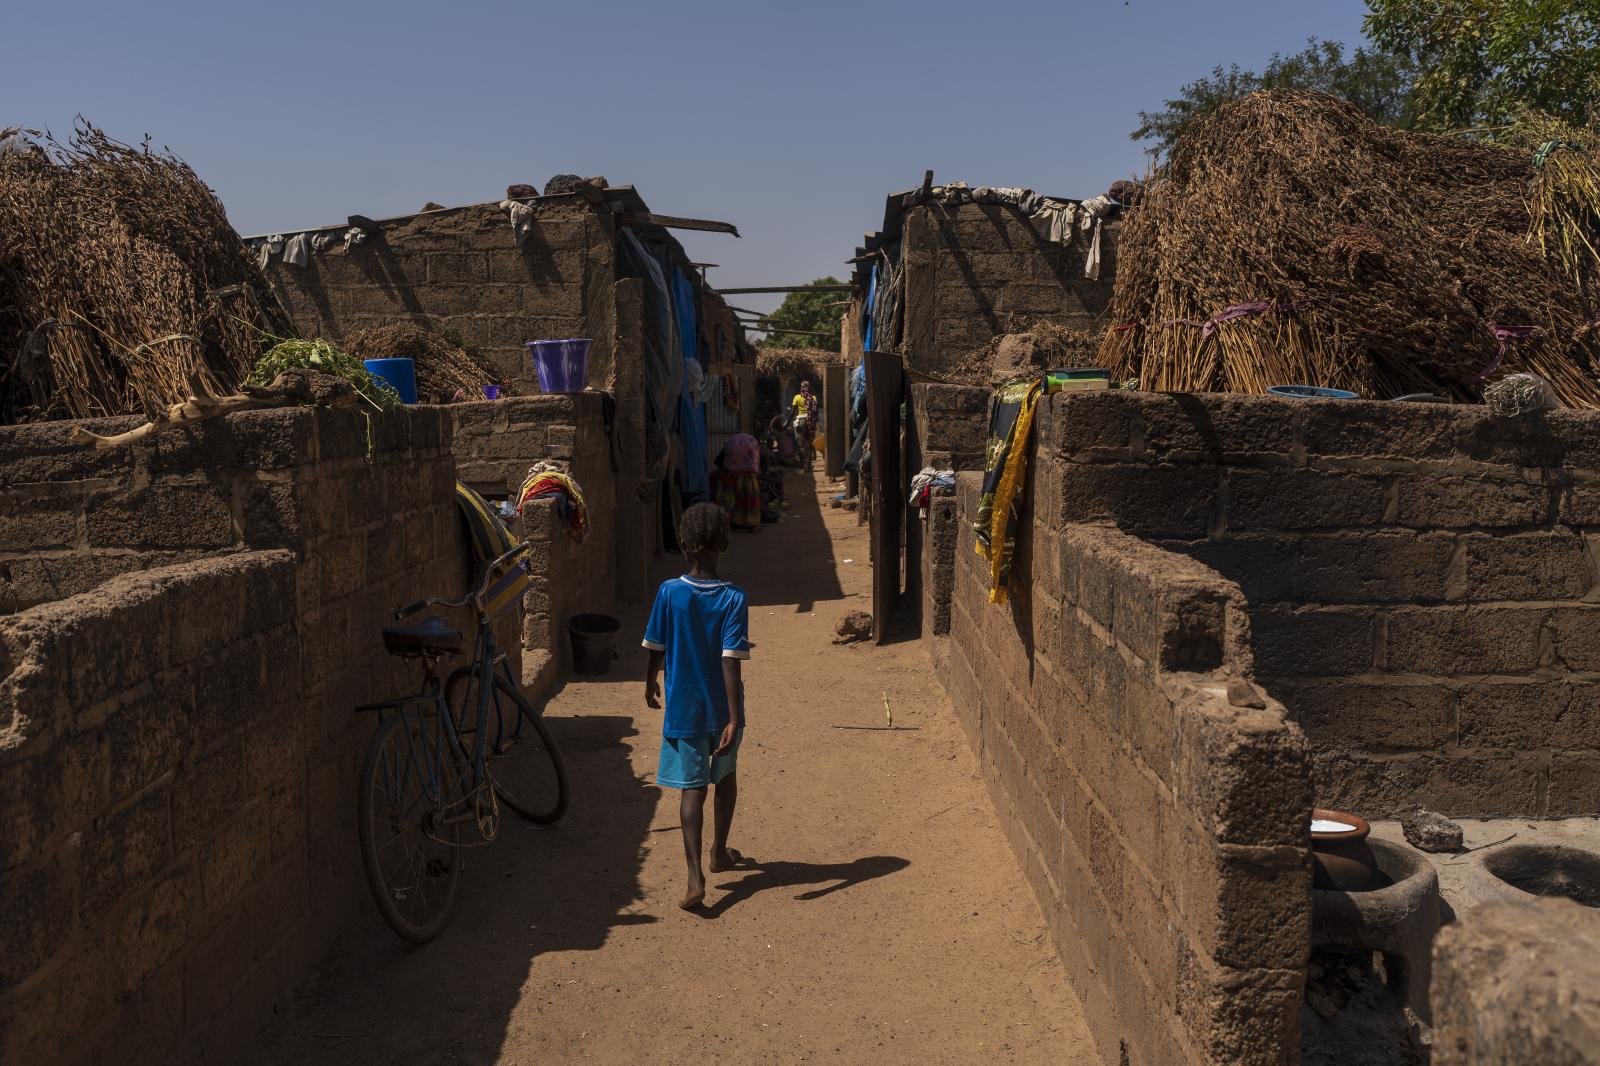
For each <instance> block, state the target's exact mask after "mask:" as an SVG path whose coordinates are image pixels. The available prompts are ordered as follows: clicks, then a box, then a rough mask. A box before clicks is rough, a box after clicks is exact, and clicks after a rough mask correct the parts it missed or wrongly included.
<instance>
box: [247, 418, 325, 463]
mask: <svg viewBox="0 0 1600 1066" xmlns="http://www.w3.org/2000/svg"><path fill="white" fill-rule="evenodd" d="M312 426H313V419H312V417H311V412H310V411H308V410H305V409H304V408H289V409H285V410H273V411H241V412H239V413H238V414H233V415H229V416H228V418H227V429H228V432H229V433H230V434H231V435H232V437H233V454H234V457H235V459H236V461H237V462H238V463H239V468H240V469H242V470H246V471H251V470H254V471H265V470H283V469H287V468H293V467H301V466H305V465H307V464H308V463H310V462H311V461H312V460H313V458H314V453H313V445H314V443H315V440H314V438H315V432H314V430H313V428H312Z"/></svg>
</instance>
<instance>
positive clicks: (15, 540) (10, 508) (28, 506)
mask: <svg viewBox="0 0 1600 1066" xmlns="http://www.w3.org/2000/svg"><path fill="white" fill-rule="evenodd" d="M0 508H4V510H3V511H0V551H16V552H26V551H38V550H41V549H49V548H71V547H72V546H74V545H76V544H77V543H78V541H79V540H80V539H81V538H80V535H79V533H78V510H77V506H76V504H74V503H72V502H71V501H65V500H62V501H57V500H48V499H46V500H40V499H29V498H26V497H20V496H0Z"/></svg>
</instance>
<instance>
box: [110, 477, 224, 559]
mask: <svg viewBox="0 0 1600 1066" xmlns="http://www.w3.org/2000/svg"><path fill="white" fill-rule="evenodd" d="M85 523H86V526H87V529H88V533H89V543H90V544H91V545H94V546H96V547H101V546H106V547H119V548H226V547H230V546H232V545H233V544H234V543H235V541H236V540H237V539H238V534H237V531H236V530H235V529H234V525H233V512H232V508H231V506H230V504H229V502H228V497H227V495H226V494H225V493H223V492H221V491H219V490H218V489H216V488H213V487H212V486H209V485H154V486H151V487H150V488H146V489H135V490H133V491H130V492H125V493H121V494H118V495H115V496H112V497H110V498H109V499H105V500H99V501H96V502H95V503H94V504H93V505H92V506H91V507H90V508H89V509H88V511H87V513H86V514H85Z"/></svg>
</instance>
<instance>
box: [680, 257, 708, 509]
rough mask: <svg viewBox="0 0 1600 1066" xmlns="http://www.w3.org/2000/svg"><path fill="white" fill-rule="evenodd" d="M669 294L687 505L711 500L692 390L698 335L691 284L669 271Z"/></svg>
mask: <svg viewBox="0 0 1600 1066" xmlns="http://www.w3.org/2000/svg"><path fill="white" fill-rule="evenodd" d="M672 293H673V297H674V303H675V305H676V307H677V317H678V340H679V345H680V350H681V352H682V356H683V369H684V374H683V386H682V388H681V389H680V391H679V393H678V436H679V438H680V439H681V440H682V441H683V465H682V466H680V467H679V468H678V487H679V488H680V489H681V490H682V492H683V502H684V503H685V504H690V503H696V502H698V501H700V500H707V499H710V498H711V474H710V465H711V464H710V460H709V457H708V456H707V455H706V413H705V406H704V404H703V403H702V402H701V399H700V395H699V393H698V392H697V391H696V390H695V388H694V384H695V383H703V382H704V380H705V373H704V370H703V369H702V368H701V367H700V362H699V355H700V353H699V347H700V331H699V329H698V328H696V322H695V306H694V301H695V297H694V284H693V283H692V282H690V281H689V279H688V277H687V276H686V275H685V274H684V273H683V271H682V270H679V269H677V268H676V267H674V268H673V271H672ZM691 364H693V365H692V366H691Z"/></svg>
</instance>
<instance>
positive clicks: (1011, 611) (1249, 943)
mask: <svg viewBox="0 0 1600 1066" xmlns="http://www.w3.org/2000/svg"><path fill="white" fill-rule="evenodd" d="M1044 474H1045V471H1043V470H1041V478H1040V479H1039V480H1038V481H1037V482H1036V485H1035V492H1034V493H1033V495H1032V500H1033V505H1032V509H1030V511H1029V512H1028V513H1027V514H1026V515H1025V516H1024V522H1023V534H1022V536H1021V537H1020V538H1019V542H1018V546H1017V556H1016V572H1015V573H1016V577H1017V579H1018V580H1017V583H1016V587H1017V593H1018V594H1017V596H1016V597H1015V598H1014V599H1013V600H1012V601H1011V602H1010V603H1008V604H1004V605H1000V604H991V603H989V602H988V594H987V586H988V583H987V577H986V569H985V564H984V562H983V561H982V560H981V559H979V558H978V556H976V555H975V554H973V553H972V552H971V550H970V546H969V545H967V544H966V543H965V542H963V546H962V548H961V549H958V550H957V551H956V557H955V574H956V578H955V598H954V610H953V626H952V634H951V635H952V638H953V639H952V640H951V641H950V643H949V650H950V656H951V660H952V665H951V668H950V669H949V670H948V672H947V675H946V676H948V677H949V678H950V681H949V686H950V695H951V699H952V702H953V704H954V706H955V708H956V710H957V714H958V716H959V717H960V719H961V722H962V725H963V726H964V728H965V729H966V731H967V734H968V737H969V739H970V741H971V743H972V745H973V747H974V749H975V750H976V752H977V753H978V756H979V761H980V764H981V766H982V771H983V775H984V778H985V781H986V782H987V784H988V787H989V791H990V793H991V795H992V796H993V797H994V801H995V806H996V810H997V812H998V814H999V818H1000V822H1001V824H1002V826H1003V827H1004V829H1005V832H1006V834H1007V836H1008V838H1009V839H1010V841H1011V843H1012V846H1013V848H1014V850H1015V851H1016V853H1017V857H1018V859H1019V861H1020V863H1021V865H1022V867H1023V870H1024V871H1025V873H1026V875H1027V877H1028V880H1029V881H1030V883H1031V884H1032V886H1033V889H1034V893H1035V896H1036V898H1037V899H1038V901H1039V904H1040V906H1041V908H1042V909H1043V910H1044V912H1045V914H1046V916H1047V918H1048V920H1049V921H1050V924H1051V927H1052V932H1053V937H1054V941H1055V944H1056V948H1057V951H1058V952H1059V953H1060V956H1061V959H1062V962H1063V964H1064V965H1065V967H1066V971H1067V974H1068V977H1069V978H1070V979H1071V981H1072V983H1073V986H1074V988H1075V990H1076V991H1077V993H1078V995H1079V997H1080V999H1081V1000H1082V1001H1083V1003H1084V1006H1085V1010H1086V1012H1087V1015H1088V1019H1089V1023H1090V1028H1091V1031H1092V1032H1093V1033H1094V1035H1095V1040H1096V1043H1097V1045H1098V1049H1099V1052H1100V1055H1101V1057H1102V1059H1103V1061H1105V1062H1107V1063H1124V1064H1129V1066H1171V1064H1181V1063H1208V1064H1217V1066H1221V1064H1225V1063H1226V1064H1256V1063H1271V1064H1281V1063H1293V1062H1297V1061H1298V1056H1299V1043H1300V1041H1299V1009H1300V1000H1301V996H1302V992H1303V985H1304V971H1303V966H1304V963H1305V958H1306V955H1307V953H1308V951H1309V946H1310V935H1311V934H1310V912H1311V893H1310V887H1311V877H1310V866H1309V851H1308V847H1307V845H1308V843H1309V841H1308V839H1307V826H1308V824H1309V823H1308V819H1309V817H1310V806H1311V787H1310V765H1309V758H1308V754H1307V752H1306V748H1305V743H1304V739H1303V737H1302V736H1301V734H1300V733H1299V731H1298V730H1297V729H1296V728H1295V727H1294V726H1293V725H1291V724H1289V723H1288V722H1287V721H1286V720H1285V716H1284V711H1283V708H1282V707H1281V706H1279V705H1278V704H1276V703H1275V702H1273V701H1271V700H1270V699H1266V698H1263V697H1261V696H1260V694H1259V693H1258V692H1255V691H1254V690H1251V689H1249V688H1248V686H1247V682H1246V680H1245V679H1247V678H1248V677H1249V674H1250V643H1249V620H1248V616H1247V611H1246V605H1245V602H1244V598H1243V596H1242V594H1241V593H1240V592H1239V590H1238V588H1237V587H1236V586H1235V585H1233V584H1232V583H1231V582H1228V581H1226V580H1225V579H1223V578H1222V577H1220V576H1219V575H1217V574H1216V573H1214V572H1213V571H1211V570H1209V569H1208V568H1206V567H1205V566H1203V565H1201V564H1199V563H1197V562H1195V561H1193V560H1191V559H1188V558H1186V557H1184V556H1182V555H1178V554H1175V553H1171V552H1167V551H1164V550H1162V549H1160V548H1158V547H1156V546H1154V545H1151V544H1148V543H1145V542H1143V541H1140V540H1138V539H1136V538H1134V537H1131V536H1127V535H1124V534H1121V533H1118V532H1117V531H1115V530H1113V529H1109V528H1105V527H1095V526H1084V525H1078V524H1073V523H1069V522H1066V521H1064V520H1063V516H1062V506H1061V505H1062V500H1061V498H1060V488H1059V481H1057V482H1055V483H1054V487H1051V481H1050V479H1049V478H1048V477H1046V476H1044ZM978 481H979V475H977V474H975V473H968V474H963V475H960V477H959V483H960V485H959V492H958V502H959V506H958V514H957V521H958V523H959V525H960V528H965V527H967V526H969V525H970V524H971V522H972V519H973V516H974V514H975V512H976V509H977V496H978ZM1230 680H1233V681H1236V682H1239V683H1240V684H1241V685H1246V687H1245V688H1242V689H1237V691H1240V692H1249V693H1250V695H1249V696H1248V697H1247V698H1243V699H1242V700H1240V701H1239V702H1242V703H1246V704H1254V705H1255V706H1235V705H1233V703H1230V700H1229V697H1228V682H1229V681H1230ZM1236 688H1237V686H1236Z"/></svg>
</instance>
